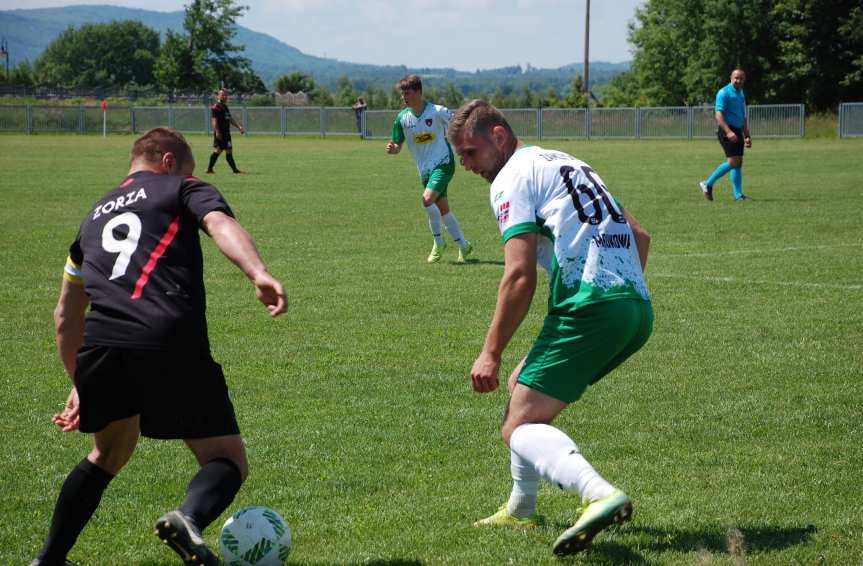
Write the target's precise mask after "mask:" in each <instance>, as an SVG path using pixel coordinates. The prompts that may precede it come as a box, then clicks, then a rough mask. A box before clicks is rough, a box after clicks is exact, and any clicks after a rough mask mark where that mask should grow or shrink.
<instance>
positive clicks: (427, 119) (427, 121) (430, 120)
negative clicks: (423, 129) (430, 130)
mask: <svg viewBox="0 0 863 566" xmlns="http://www.w3.org/2000/svg"><path fill="white" fill-rule="evenodd" d="M431 125H432V119H431V118H426V126H429V127H431Z"/></svg>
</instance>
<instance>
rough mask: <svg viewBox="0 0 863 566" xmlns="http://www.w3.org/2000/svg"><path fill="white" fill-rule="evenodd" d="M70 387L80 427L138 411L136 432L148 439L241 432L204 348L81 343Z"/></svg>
mask: <svg viewBox="0 0 863 566" xmlns="http://www.w3.org/2000/svg"><path fill="white" fill-rule="evenodd" d="M75 387H76V388H77V389H78V399H79V400H80V409H81V412H80V416H81V424H80V430H81V432H98V431H100V430H102V429H104V428H105V427H106V426H107V425H108V424H110V423H111V422H112V421H116V420H120V419H125V418H127V417H131V416H133V415H141V434H142V435H144V436H147V437H150V438H163V439H169V438H184V439H185V438H208V437H211V436H225V435H230V434H239V433H240V427H239V426H238V425H237V418H236V415H235V414H234V405H233V404H232V403H231V399H230V397H228V386H227V385H226V384H225V375H224V374H223V373H222V367H221V366H220V365H219V364H217V363H216V362H215V361H214V360H213V358H212V356H210V352H208V351H203V352H202V351H196V350H192V351H189V352H186V351H160V350H135V349H130V348H117V347H113V346H84V347H83V348H81V349H80V350H79V351H78V357H77V365H76V368H75Z"/></svg>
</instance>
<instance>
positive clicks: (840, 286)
mask: <svg viewBox="0 0 863 566" xmlns="http://www.w3.org/2000/svg"><path fill="white" fill-rule="evenodd" d="M652 277H662V278H665V279H694V280H698V281H713V282H716V283H745V284H746V285H776V286H777V287H803V288H808V289H842V290H845V291H860V290H863V284H860V285H856V284H848V285H845V284H839V283H836V284H834V283H806V282H802V281H759V280H757V279H748V278H744V277H715V276H710V275H684V274H679V273H651V272H650V270H648V271H647V279H648V280H650V278H652Z"/></svg>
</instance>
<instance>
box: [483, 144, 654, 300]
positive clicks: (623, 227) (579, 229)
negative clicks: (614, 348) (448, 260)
mask: <svg viewBox="0 0 863 566" xmlns="http://www.w3.org/2000/svg"><path fill="white" fill-rule="evenodd" d="M491 206H492V211H493V212H494V214H495V215H496V216H497V222H498V226H499V228H500V231H501V234H503V240H504V242H506V241H507V240H509V239H510V238H512V237H513V236H517V235H518V234H524V233H526V232H538V233H539V234H538V236H539V239H538V245H537V263H539V264H540V265H542V266H543V267H544V268H546V269H547V270H548V272H549V276H550V286H551V289H550V294H549V298H548V311H549V313H550V314H559V315H567V314H572V313H573V311H575V310H577V309H579V308H581V307H584V306H586V305H590V304H593V303H598V302H602V301H608V300H614V299H624V298H635V299H643V300H650V294H649V292H648V290H647V284H646V283H645V281H644V275H643V274H642V272H641V262H640V261H639V258H638V250H637V248H636V245H635V236H634V235H633V233H632V229H631V228H630V227H629V224H628V223H627V222H626V219H625V218H624V215H623V209H622V208H621V207H620V205H619V204H618V203H617V201H615V200H614V198H613V197H612V196H611V194H610V193H609V192H608V189H607V188H606V187H605V185H604V184H603V182H602V179H601V178H600V177H599V175H597V174H596V172H595V171H594V170H593V169H591V168H590V166H588V165H587V163H585V162H583V161H581V160H579V159H576V158H575V157H573V156H571V155H568V154H566V153H563V152H560V151H552V150H547V149H543V148H541V147H536V146H527V147H523V148H521V149H519V150H518V151H516V152H515V154H513V156H512V157H511V158H510V159H509V161H508V162H507V163H506V165H505V166H504V167H503V169H501V171H500V173H498V175H497V177H496V178H495V180H494V182H493V183H492V184H491Z"/></svg>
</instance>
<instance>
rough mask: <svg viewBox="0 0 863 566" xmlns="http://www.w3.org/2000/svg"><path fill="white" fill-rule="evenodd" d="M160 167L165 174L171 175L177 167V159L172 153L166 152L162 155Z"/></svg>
mask: <svg viewBox="0 0 863 566" xmlns="http://www.w3.org/2000/svg"><path fill="white" fill-rule="evenodd" d="M160 165H161V166H162V169H163V170H164V171H165V173H173V172H174V169H176V167H177V157H176V156H175V155H174V153H173V152H172V151H167V152H165V153H163V154H162V160H161V162H160Z"/></svg>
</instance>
